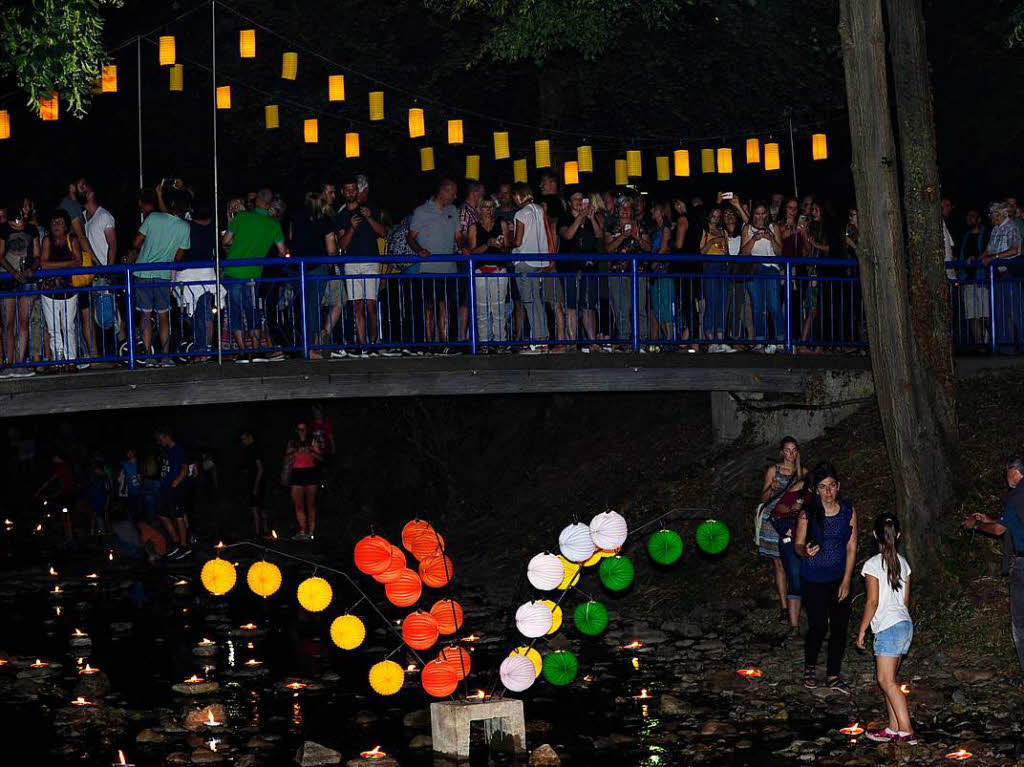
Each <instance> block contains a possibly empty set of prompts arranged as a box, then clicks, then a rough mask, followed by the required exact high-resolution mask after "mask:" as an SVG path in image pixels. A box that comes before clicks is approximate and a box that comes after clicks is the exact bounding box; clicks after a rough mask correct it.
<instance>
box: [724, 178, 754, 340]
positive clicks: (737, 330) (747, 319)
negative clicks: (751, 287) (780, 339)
mask: <svg viewBox="0 0 1024 767" xmlns="http://www.w3.org/2000/svg"><path fill="white" fill-rule="evenodd" d="M731 203H732V204H730V205H725V206H723V208H722V211H723V212H722V226H723V228H724V229H725V235H726V237H728V238H729V244H728V248H727V249H728V252H729V255H730V256H738V255H740V248H741V247H742V245H743V236H742V235H743V227H744V226H745V225H746V223H747V221H748V219H749V216H748V215H747V211H746V210H745V209H744V207H743V205H742V204H741V203H740V199H739V198H738V197H735V196H734V197H733V198H732V200H731ZM729 271H730V273H731V274H732V277H731V279H730V280H729V293H728V299H727V302H726V314H727V315H729V321H728V322H727V324H726V328H727V330H728V335H731V336H732V337H733V338H752V337H753V335H754V325H753V321H752V317H751V314H750V298H749V296H748V295H747V283H748V282H749V279H746V278H747V277H748V276H749V274H750V272H751V270H750V268H749V264H733V265H732V266H731V267H730V269H729Z"/></svg>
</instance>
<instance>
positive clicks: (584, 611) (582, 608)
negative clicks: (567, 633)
mask: <svg viewBox="0 0 1024 767" xmlns="http://www.w3.org/2000/svg"><path fill="white" fill-rule="evenodd" d="M572 621H573V623H575V624H576V628H578V629H579V630H580V633H582V634H586V635H587V636H592V637H593V636H597V635H598V634H600V633H601V632H602V631H604V630H605V629H606V628H608V610H606V609H605V606H604V605H603V604H601V603H600V602H584V603H583V604H579V605H576V609H575V610H574V611H573V614H572Z"/></svg>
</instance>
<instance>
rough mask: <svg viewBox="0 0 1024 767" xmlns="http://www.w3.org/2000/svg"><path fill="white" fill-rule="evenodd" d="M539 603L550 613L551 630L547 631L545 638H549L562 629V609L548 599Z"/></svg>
mask: <svg viewBox="0 0 1024 767" xmlns="http://www.w3.org/2000/svg"><path fill="white" fill-rule="evenodd" d="M540 603H541V604H542V605H544V606H545V607H546V608H548V609H549V610H550V611H551V628H549V629H548V631H547V636H551V635H552V634H554V633H555V632H556V631H558V629H560V628H562V608H561V606H559V605H558V604H556V603H555V602H553V601H552V600H550V599H542V600H540Z"/></svg>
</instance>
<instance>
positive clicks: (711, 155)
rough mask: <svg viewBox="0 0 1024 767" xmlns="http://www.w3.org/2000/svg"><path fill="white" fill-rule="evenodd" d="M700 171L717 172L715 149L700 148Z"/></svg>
mask: <svg viewBox="0 0 1024 767" xmlns="http://www.w3.org/2000/svg"><path fill="white" fill-rule="evenodd" d="M700 171H701V173H714V172H715V150H714V149H701V150H700Z"/></svg>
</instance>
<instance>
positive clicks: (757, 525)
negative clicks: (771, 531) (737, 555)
mask: <svg viewBox="0 0 1024 767" xmlns="http://www.w3.org/2000/svg"><path fill="white" fill-rule="evenodd" d="M795 481H796V472H793V475H792V476H791V477H790V478H789V481H788V482H787V483H786V484H785V486H784V487H783V488H782V489H780V490H777V491H776V492H775V493H774V494H773V495H772V496H771V497H769V498H768V500H767V501H763V502H761V503H759V504H757V508H756V509H754V545H755V546H757V545H759V544H760V543H761V526H762V525H763V524H764V517H765V509H766V508H768V507H770V506H772V502H773V501H775V502H777V501H778V500H779V499H780V498H782V496H784V495H785V494H786V492H787V491H788V490H789V486H790V485H792V484H793V483H794V482H795Z"/></svg>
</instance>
